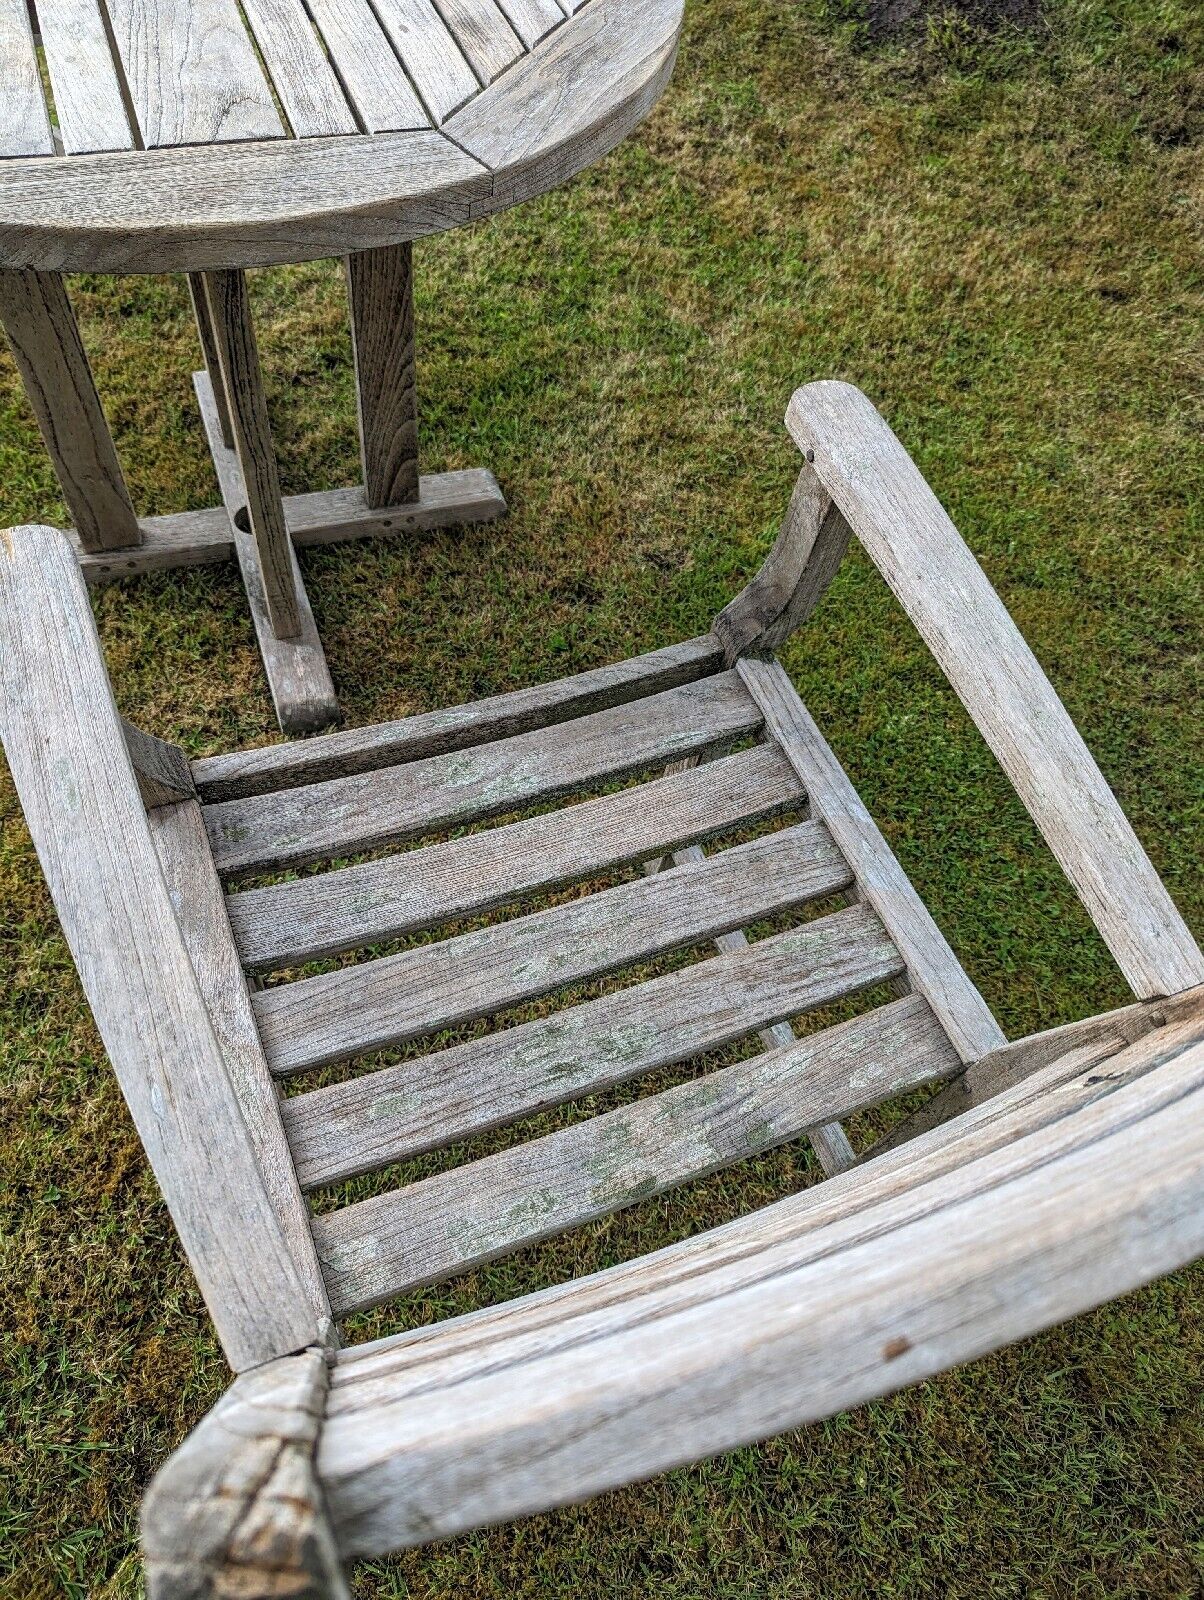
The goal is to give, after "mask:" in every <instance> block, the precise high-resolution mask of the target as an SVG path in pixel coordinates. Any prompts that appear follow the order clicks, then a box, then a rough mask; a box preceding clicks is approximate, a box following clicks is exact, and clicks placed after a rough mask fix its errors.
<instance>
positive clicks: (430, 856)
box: [227, 746, 802, 968]
mask: <svg viewBox="0 0 1204 1600" xmlns="http://www.w3.org/2000/svg"><path fill="white" fill-rule="evenodd" d="M801 799H802V785H801V784H800V783H799V781H798V778H797V777H796V776H795V773H794V769H793V767H791V765H790V763H789V762H788V761H787V760H786V759H785V757H784V756H782V755H780V754H779V753H778V752H777V751H776V750H772V749H769V748H766V747H764V746H762V747H759V748H757V749H753V750H744V751H741V752H740V753H739V754H738V755H733V756H728V757H727V758H726V759H725V760H723V761H717V762H715V763H714V765H713V766H710V767H708V768H707V769H706V771H705V772H695V771H691V772H685V773H681V774H678V775H676V776H672V777H665V778H658V779H656V780H655V781H654V782H652V783H645V784H641V785H639V786H638V787H637V788H633V789H623V790H620V791H619V792H618V793H617V794H608V795H602V796H600V797H599V798H598V799H596V800H584V801H582V802H581V803H580V804H578V805H574V806H568V807H564V808H562V809H561V810H558V811H552V812H548V813H545V814H544V815H542V816H537V817H526V818H524V819H523V820H522V821H521V822H512V823H509V824H508V825H506V826H505V827H500V828H489V829H486V830H484V831H483V832H480V833H470V834H466V835H464V836H463V837H461V838H458V839H447V840H444V841H442V842H441V843H439V844H432V845H427V846H425V847H424V848H420V849H417V850H408V851H406V852H405V853H404V854H401V855H395V856H389V857H387V858H386V859H384V860H382V861H367V862H363V863H362V864H360V865H359V866H354V867H343V868H341V869H340V870H339V871H337V872H324V873H321V874H320V875H318V876H316V877H309V878H299V879H293V880H292V881H290V882H287V883H276V884H270V885H268V886H267V887H265V888H262V889H246V890H243V891H242V893H240V894H233V895H231V896H230V897H229V899H228V901H227V905H228V908H229V912H230V921H231V925H232V927H233V928H234V936H235V942H236V943H237V945H238V949H239V953H240V955H241V956H242V959H243V962H244V963H245V964H246V965H247V966H248V967H253V968H268V967H298V966H302V965H304V963H305V962H307V961H315V960H320V959H322V958H323V957H326V956H332V955H338V954H339V953H340V952H341V951H343V950H352V949H355V948H356V947H357V946H359V945H365V944H379V943H381V942H383V941H384V940H386V939H393V938H397V937H398V936H399V935H401V934H404V933H415V932H417V931H418V930H420V929H434V928H438V927H440V926H442V925H443V924H444V923H447V922H454V921H456V920H457V919H459V918H463V917H468V916H477V915H480V914H481V913H482V912H484V911H491V910H494V909H495V908H496V907H498V906H502V905H506V904H507V903H512V902H515V901H517V900H519V899H520V898H521V897H522V896H523V895H527V894H530V893H532V892H533V891H535V890H548V889H553V888H558V887H560V886H561V885H563V884H567V883H572V882H574V881H578V880H581V879H584V878H591V877H594V876H596V875H597V874H598V873H600V872H607V871H612V870H613V869H614V868H616V867H621V866H626V865H629V864H631V863H633V862H637V861H640V860H642V859H643V857H644V856H646V855H648V854H649V853H650V852H651V851H653V850H668V849H671V848H674V847H676V846H677V845H679V844H683V843H684V842H685V841H686V840H689V839H706V838H712V837H714V836H715V835H716V834H718V833H722V832H723V831H724V830H725V829H728V828H735V827H738V826H741V825H743V824H747V823H751V822H756V821H761V820H763V819H765V818H767V817H770V816H773V815H774V814H775V813H777V812H780V811H782V810H784V809H785V808H786V807H787V806H789V805H791V804H797V803H799V802H800V801H801Z"/></svg>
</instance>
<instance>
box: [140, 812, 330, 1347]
mask: <svg viewBox="0 0 1204 1600" xmlns="http://www.w3.org/2000/svg"><path fill="white" fill-rule="evenodd" d="M150 831H151V838H152V839H153V840H154V845H155V851H156V854H157V855H158V857H159V862H160V864H161V866H162V868H163V878H164V882H165V883H166V885H167V892H168V894H169V895H170V896H171V903H172V906H173V908H174V910H175V913H176V921H177V922H178V923H179V925H180V932H181V933H182V934H183V936H184V943H185V944H186V945H187V947H188V953H189V956H190V957H191V960H192V969H193V971H194V972H195V974H196V979H197V984H198V986H199V987H200V991H201V994H202V996H203V997H204V1001H205V1005H206V1007H207V1008H208V1011H209V1019H210V1021H211V1022H212V1024H213V1031H214V1033H215V1034H216V1035H217V1042H218V1045H219V1046H220V1048H221V1052H222V1058H223V1060H224V1061H225V1064H226V1071H227V1073H228V1075H229V1079H230V1082H231V1084H232V1085H233V1088H234V1092H235V1094H236V1095H237V1097H238V1103H239V1105H240V1106H241V1108H242V1112H243V1116H244V1117H245V1119H246V1125H247V1133H248V1135H249V1137H250V1140H251V1143H252V1145H253V1146H254V1148H255V1154H256V1157H257V1159H258V1163H259V1170H260V1172H261V1173H262V1175H263V1182H264V1187H265V1188H266V1190H267V1193H268V1198H269V1199H270V1200H271V1202H272V1206H273V1208H274V1210H275V1213H276V1216H277V1217H278V1219H279V1223H280V1231H281V1233H282V1234H283V1236H284V1238H285V1240H286V1241H287V1244H288V1249H289V1254H290V1256H291V1257H292V1261H293V1265H294V1267H295V1268H296V1272H297V1277H298V1278H299V1279H300V1282H301V1286H302V1289H303V1291H304V1296H305V1301H306V1304H307V1306H308V1309H309V1312H310V1314H311V1316H312V1318H313V1325H314V1327H315V1329H316V1330H317V1337H318V1340H319V1341H320V1342H322V1343H332V1342H333V1339H334V1321H333V1317H332V1315H331V1310H330V1301H329V1299H328V1298H327V1295H326V1289H325V1286H324V1284H323V1282H322V1274H321V1272H320V1270H319V1268H318V1260H317V1256H316V1254H315V1253H314V1243H313V1236H312V1234H311V1232H310V1226H309V1221H310V1219H309V1209H308V1207H307V1206H306V1203H305V1201H304V1199H303V1198H302V1195H301V1190H300V1188H299V1186H298V1183H297V1173H296V1170H295V1168H294V1166H293V1158H292V1156H291V1154H290V1153H289V1147H288V1142H287V1140H286V1139H285V1136H284V1128H283V1126H282V1123H281V1118H280V1100H279V1096H278V1094H277V1092H276V1085H275V1084H274V1083H273V1081H272V1076H271V1074H270V1073H269V1071H268V1066H267V1062H266V1060H265V1059H264V1054H263V1046H262V1045H261V1044H260V1042H259V1033H258V1031H257V1029H256V1026H255V1014H254V1012H253V1011H252V1009H251V996H250V994H249V992H248V990H247V983H246V979H245V978H244V977H243V974H242V968H241V967H240V965H239V961H238V952H237V951H236V950H235V948H234V941H233V939H232V937H231V934H230V923H229V921H228V919H227V917H226V908H225V904H224V901H223V898H222V890H221V884H220V883H219V882H218V878H217V873H216V872H215V871H214V869H213V859H212V857H211V856H210V854H209V842H208V840H207V839H206V837H205V824H204V822H203V821H202V820H201V808H200V807H199V806H198V805H197V803H196V802H195V800H190V801H185V802H183V803H182V804H178V805H174V806H165V807H163V808H162V809H160V810H157V811H155V812H153V813H152V815H151V818H150Z"/></svg>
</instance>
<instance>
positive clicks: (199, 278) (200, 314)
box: [84, 272, 291, 577]
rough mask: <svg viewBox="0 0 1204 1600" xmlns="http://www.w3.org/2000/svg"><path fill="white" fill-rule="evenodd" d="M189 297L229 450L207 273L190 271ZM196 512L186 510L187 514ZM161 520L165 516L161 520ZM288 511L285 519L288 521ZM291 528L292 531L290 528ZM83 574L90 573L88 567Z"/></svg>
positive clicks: (230, 433)
mask: <svg viewBox="0 0 1204 1600" xmlns="http://www.w3.org/2000/svg"><path fill="white" fill-rule="evenodd" d="M188 298H189V299H190V300H191V302H192V315H193V319H194V320H195V322H196V331H197V338H198V339H199V340H200V341H201V356H202V357H203V359H204V362H205V371H206V372H207V373H208V375H209V387H210V389H212V391H213V409H214V412H215V413H216V415H217V421H218V427H219V429H220V431H221V436H222V444H223V445H224V446H225V447H226V449H227V450H233V448H234V430H233V428H232V427H231V424H230V407H229V405H228V404H227V401H226V383H225V379H224V378H223V377H222V364H221V358H220V356H219V355H218V349H217V335H216V334H215V333H214V331H213V318H212V316H211V315H210V312H209V296H208V294H207V293H206V291H205V274H204V273H203V272H190V273H189V274H188ZM224 513H225V507H224V506H215V507H214V520H215V521H216V522H218V523H219V524H220V526H221V529H222V531H223V533H225V534H226V535H227V537H231V536H230V535H229V530H228V529H227V527H226V521H227V518H226V516H225V514H224ZM189 514H191V515H193V516H195V515H197V513H185V515H189ZM159 520H160V521H162V520H163V519H159ZM287 520H288V516H287V512H286V514H285V521H286V522H287ZM290 531H291V530H290ZM143 540H144V549H145V551H146V553H147V554H149V546H150V544H151V540H150V539H148V538H146V532H145V529H144V531H143ZM230 554H231V555H233V554H234V545H233V542H231V545H230ZM184 564H185V565H188V563H184ZM84 576H85V577H87V576H88V572H87V569H86V568H85V570H84Z"/></svg>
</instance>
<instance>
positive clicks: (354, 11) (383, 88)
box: [308, 0, 430, 133]
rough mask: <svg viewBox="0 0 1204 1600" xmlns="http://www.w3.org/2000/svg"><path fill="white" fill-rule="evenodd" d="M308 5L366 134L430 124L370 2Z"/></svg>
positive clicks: (328, 0) (333, 0)
mask: <svg viewBox="0 0 1204 1600" xmlns="http://www.w3.org/2000/svg"><path fill="white" fill-rule="evenodd" d="M308 4H309V9H310V12H311V13H312V15H313V19H314V21H315V22H316V23H317V25H318V27H319V29H320V30H321V33H322V37H323V38H324V39H325V41H326V47H327V49H328V50H329V51H330V55H331V59H332V60H333V61H334V64H335V66H336V67H337V69H338V73H339V77H340V78H341V80H342V83H343V87H344V89H345V90H346V92H347V95H348V97H349V99H350V100H351V103H352V104H353V105H354V106H355V109H356V111H357V113H358V114H359V119H360V122H361V123H362V124H363V127H364V130H365V132H367V133H390V132H396V131H399V130H402V129H407V128H429V127H430V118H429V117H428V116H427V114H426V111H425V110H424V109H423V105H422V102H421V100H419V98H418V96H417V95H416V94H415V92H414V88H413V85H412V84H411V83H410V80H409V79H408V78H407V77H406V75H405V73H404V72H403V71H402V68H401V63H400V62H399V61H398V59H397V56H396V54H395V53H394V50H393V46H392V44H391V43H390V42H389V40H388V39H387V38H386V37H385V34H384V32H383V30H382V29H381V25H380V22H379V20H378V18H377V15H376V12H375V10H374V9H373V7H372V5H371V4H369V0H308Z"/></svg>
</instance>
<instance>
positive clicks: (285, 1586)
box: [141, 1350, 350, 1600]
mask: <svg viewBox="0 0 1204 1600" xmlns="http://www.w3.org/2000/svg"><path fill="white" fill-rule="evenodd" d="M328 1387H329V1375H328V1370H327V1366H326V1360H325V1357H324V1356H323V1353H322V1352H321V1351H320V1350H306V1351H303V1352H302V1353H301V1354H300V1355H295V1356H285V1357H284V1358H283V1359H282V1360H280V1361H273V1362H270V1363H269V1364H268V1365H267V1366H266V1367H260V1368H258V1369H257V1370H256V1371H255V1372H247V1373H244V1374H243V1376H242V1377H240V1378H237V1379H236V1380H235V1382H234V1384H233V1385H232V1386H231V1387H230V1388H229V1389H228V1390H227V1391H226V1393H225V1394H224V1395H223V1396H222V1398H221V1399H220V1400H219V1401H218V1403H217V1405H216V1406H214V1408H213V1410H212V1411H210V1412H209V1414H208V1416H206V1417H205V1418H204V1419H203V1420H202V1421H201V1423H200V1425H199V1426H198V1427H197V1428H195V1429H194V1430H193V1432H192V1433H190V1434H189V1436H188V1438H187V1439H185V1441H184V1443H183V1444H182V1445H181V1446H180V1448H179V1449H178V1450H177V1451H176V1452H175V1453H174V1455H172V1456H171V1457H170V1459H169V1460H168V1461H167V1463H166V1464H165V1465H164V1466H163V1467H161V1468H160V1469H159V1471H158V1472H157V1473H156V1474H155V1476H154V1478H153V1479H152V1481H151V1485H150V1488H149V1489H148V1490H147V1492H146V1497H145V1498H144V1500H143V1502H142V1516H141V1526H142V1552H143V1560H144V1563H145V1571H146V1590H147V1600H201V1597H202V1596H209V1595H219V1594H226V1595H230V1594H238V1593H242V1594H244V1595H253V1594H260V1595H271V1594H275V1595H281V1596H282V1595H294V1596H298V1597H299V1596H302V1595H310V1596H317V1595H321V1596H323V1600H350V1590H349V1589H348V1587H347V1578H346V1574H345V1573H344V1571H343V1566H342V1562H341V1559H340V1556H339V1550H338V1545H337V1544H336V1542H335V1539H334V1535H333V1533H332V1531H331V1528H330V1522H329V1519H328V1517H327V1514H326V1508H325V1505H324V1504H323V1500H322V1490H321V1486H320V1485H319V1483H318V1481H317V1475H316V1473H315V1471H314V1450H315V1448H316V1446H317V1441H318V1432H319V1429H320V1428H321V1425H322V1414H323V1411H324V1409H325V1406H326V1393H327V1389H328Z"/></svg>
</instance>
